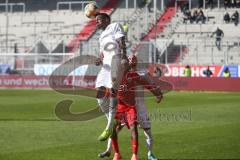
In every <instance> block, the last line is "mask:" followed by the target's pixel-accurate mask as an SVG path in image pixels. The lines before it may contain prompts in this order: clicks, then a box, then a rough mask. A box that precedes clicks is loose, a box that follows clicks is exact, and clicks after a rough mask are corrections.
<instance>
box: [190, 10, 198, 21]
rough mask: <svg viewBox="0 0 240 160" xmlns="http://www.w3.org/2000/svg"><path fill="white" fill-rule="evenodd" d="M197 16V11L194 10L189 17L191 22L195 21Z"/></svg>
mask: <svg viewBox="0 0 240 160" xmlns="http://www.w3.org/2000/svg"><path fill="white" fill-rule="evenodd" d="M197 16H198V11H197V10H194V11H193V14H192V17H191V20H192V22H195V21H196V20H197Z"/></svg>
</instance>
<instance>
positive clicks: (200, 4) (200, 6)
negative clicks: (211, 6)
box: [198, 0, 203, 8]
mask: <svg viewBox="0 0 240 160" xmlns="http://www.w3.org/2000/svg"><path fill="white" fill-rule="evenodd" d="M198 8H203V0H198Z"/></svg>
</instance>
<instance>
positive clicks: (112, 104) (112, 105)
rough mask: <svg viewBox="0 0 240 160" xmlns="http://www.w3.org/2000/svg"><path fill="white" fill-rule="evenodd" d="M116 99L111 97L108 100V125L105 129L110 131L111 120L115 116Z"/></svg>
mask: <svg viewBox="0 0 240 160" xmlns="http://www.w3.org/2000/svg"><path fill="white" fill-rule="evenodd" d="M116 105H117V98H115V97H111V98H110V107H109V113H108V117H109V118H108V124H107V127H106V129H112V128H113V122H114V121H113V120H114V118H115V114H116V108H117V106H116Z"/></svg>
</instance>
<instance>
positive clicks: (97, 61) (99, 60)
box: [95, 58, 102, 66]
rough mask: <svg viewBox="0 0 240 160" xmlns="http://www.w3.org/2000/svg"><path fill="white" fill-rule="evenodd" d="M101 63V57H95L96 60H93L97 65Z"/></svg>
mask: <svg viewBox="0 0 240 160" xmlns="http://www.w3.org/2000/svg"><path fill="white" fill-rule="evenodd" d="M101 64H102V59H101V58H97V59H96V61H95V65H96V66H99V65H101Z"/></svg>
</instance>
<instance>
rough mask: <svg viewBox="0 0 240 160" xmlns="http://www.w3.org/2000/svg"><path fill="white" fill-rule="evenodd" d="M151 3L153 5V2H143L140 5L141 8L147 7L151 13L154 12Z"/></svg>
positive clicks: (145, 0) (147, 0)
mask: <svg viewBox="0 0 240 160" xmlns="http://www.w3.org/2000/svg"><path fill="white" fill-rule="evenodd" d="M151 3H152V0H143V1H142V2H141V3H140V4H139V7H140V8H143V7H145V6H147V8H148V11H149V12H152V11H151Z"/></svg>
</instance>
